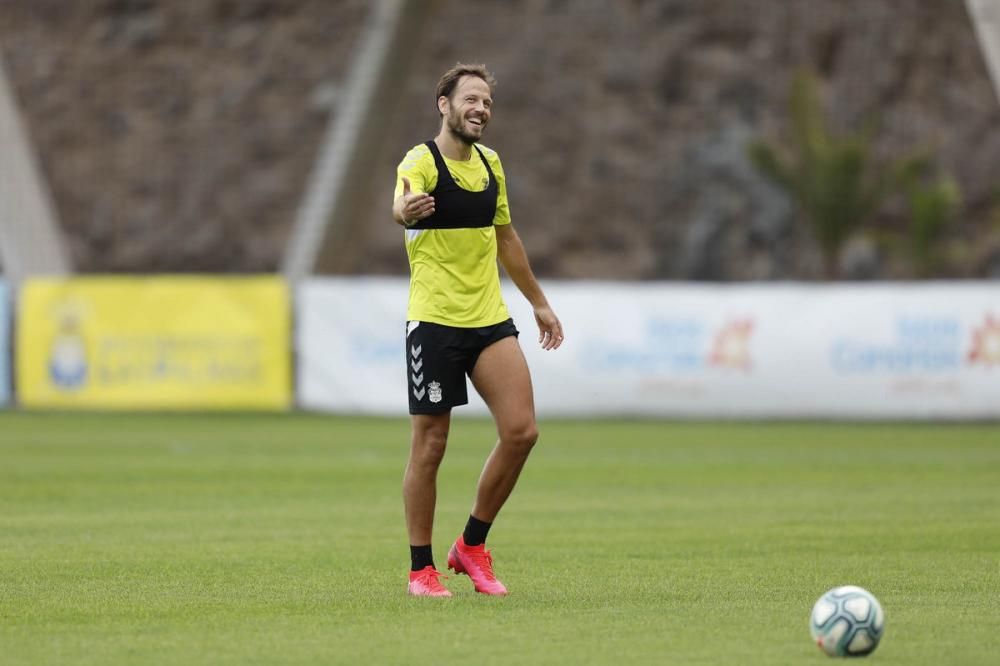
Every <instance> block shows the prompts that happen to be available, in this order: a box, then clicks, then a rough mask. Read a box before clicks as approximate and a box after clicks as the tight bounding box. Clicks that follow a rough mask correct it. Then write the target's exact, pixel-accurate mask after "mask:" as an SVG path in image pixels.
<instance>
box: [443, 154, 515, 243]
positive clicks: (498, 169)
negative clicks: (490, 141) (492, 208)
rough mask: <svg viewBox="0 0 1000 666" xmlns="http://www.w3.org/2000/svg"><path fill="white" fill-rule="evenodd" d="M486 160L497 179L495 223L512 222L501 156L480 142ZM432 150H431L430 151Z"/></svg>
mask: <svg viewBox="0 0 1000 666" xmlns="http://www.w3.org/2000/svg"><path fill="white" fill-rule="evenodd" d="M479 147H480V148H482V150H483V155H485V156H486V161H487V162H489V163H490V169H492V170H493V175H494V176H496V179H497V212H496V215H494V216H493V224H494V225H497V224H510V205H509V204H508V203H507V176H505V175H504V172H503V165H502V164H500V156H499V155H498V154H497V153H496V151H495V150H492V149H490V148H487V147H486V146H484V145H482V144H480V146H479ZM428 152H430V151H428Z"/></svg>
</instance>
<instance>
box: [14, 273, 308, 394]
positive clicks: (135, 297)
mask: <svg viewBox="0 0 1000 666" xmlns="http://www.w3.org/2000/svg"><path fill="white" fill-rule="evenodd" d="M290 309H291V306H290V303H289V295H288V289H287V287H286V285H285V283H284V281H283V280H282V279H280V278H276V277H249V278H210V277H166V276H164V277H151V278H136V277H94V278H78V279H59V280H56V279H52V280H49V279H44V280H29V281H28V282H26V283H25V285H24V287H23V288H22V290H21V298H20V299H19V307H18V321H17V345H16V347H17V353H16V367H17V390H18V398H19V402H20V404H21V405H23V406H24V407H44V408H97V409H111V410H116V409H192V410H201V409H254V410H257V409H261V410H283V409H287V408H288V407H289V405H290V403H291V367H290V366H291V362H290V350H289V344H290V340H289V338H290V327H291V322H290V316H291V315H290Z"/></svg>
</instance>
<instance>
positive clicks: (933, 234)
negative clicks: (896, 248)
mask: <svg viewBox="0 0 1000 666" xmlns="http://www.w3.org/2000/svg"><path fill="white" fill-rule="evenodd" d="M904 188H905V191H906V198H907V203H908V204H909V208H910V224H909V227H908V232H909V233H908V243H907V246H908V249H909V254H910V260H911V261H912V262H913V267H914V270H915V272H916V274H917V276H918V277H931V276H933V275H935V274H936V273H937V272H938V271H939V269H940V267H941V265H942V263H943V256H944V249H945V248H944V242H943V241H944V235H945V232H946V230H947V228H948V226H949V225H950V224H951V222H952V221H953V220H954V218H955V212H956V210H957V209H958V205H959V202H960V195H959V191H958V186H957V185H956V184H955V182H954V181H952V180H951V179H949V178H941V179H939V180H937V181H935V182H933V183H931V184H929V185H925V184H924V183H923V182H921V181H920V180H918V179H914V180H912V181H911V182H908V183H906V184H905V185H904Z"/></svg>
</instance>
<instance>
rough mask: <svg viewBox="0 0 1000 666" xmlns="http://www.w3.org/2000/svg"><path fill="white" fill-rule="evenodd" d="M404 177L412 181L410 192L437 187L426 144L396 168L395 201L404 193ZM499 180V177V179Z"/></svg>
mask: <svg viewBox="0 0 1000 666" xmlns="http://www.w3.org/2000/svg"><path fill="white" fill-rule="evenodd" d="M403 176H406V177H407V178H409V179H410V192H415V193H422V192H430V191H431V190H433V189H434V186H435V185H437V167H436V166H435V165H434V156H433V155H431V151H430V148H428V147H427V146H425V145H424V144H422V143H421V144H420V145H417V146H414V147H413V148H411V149H410V152H408V153H406V157H404V158H403V161H402V162H400V163H399V166H398V167H396V191H395V193H394V194H393V195H392V200H393V201H395V200H396V199H398V198H399V195H401V194H402V193H403ZM498 179H499V177H498Z"/></svg>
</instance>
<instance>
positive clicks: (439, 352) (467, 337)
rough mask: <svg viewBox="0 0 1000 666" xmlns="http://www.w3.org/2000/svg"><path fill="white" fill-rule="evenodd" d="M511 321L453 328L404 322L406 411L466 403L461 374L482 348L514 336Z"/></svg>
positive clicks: (469, 368) (429, 410)
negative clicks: (408, 408) (407, 404)
mask: <svg viewBox="0 0 1000 666" xmlns="http://www.w3.org/2000/svg"><path fill="white" fill-rule="evenodd" d="M517 334H518V331H517V328H515V327H514V320H513V319H508V320H507V321H502V322H500V323H499V324H494V325H493V326H482V327H480V328H457V327H455V326H443V325H441V324H432V323H430V322H426V321H411V322H407V323H406V374H407V377H408V379H407V381H406V385H407V389H408V393H409V395H410V414H440V413H441V412H446V411H448V410H449V409H451V408H452V407H458V406H459V405H465V404H468V402H469V395H468V390H467V388H466V383H465V376H466V375H469V376H471V375H472V369H473V368H474V367H476V361H477V360H479V355H480V354H481V353H482V351H483V350H484V349H486V348H487V347H489V346H490V345H491V344H493V343H494V342H497V341H498V340H502V339H504V338H506V337H510V336H512V335H513V336H514V337H517Z"/></svg>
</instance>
